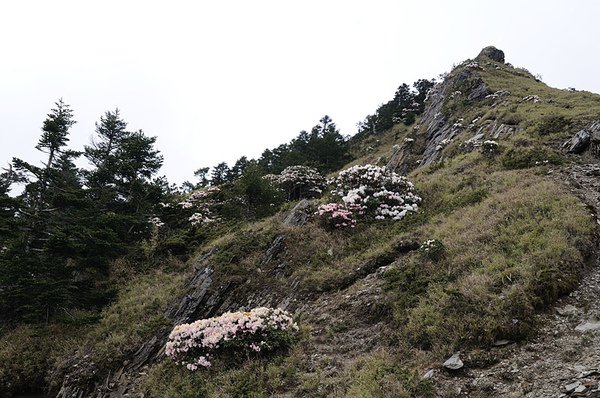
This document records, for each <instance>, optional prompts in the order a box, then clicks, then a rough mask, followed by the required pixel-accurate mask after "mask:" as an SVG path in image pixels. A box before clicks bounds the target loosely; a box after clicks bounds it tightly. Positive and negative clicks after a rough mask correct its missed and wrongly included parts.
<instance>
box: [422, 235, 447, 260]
mask: <svg viewBox="0 0 600 398" xmlns="http://www.w3.org/2000/svg"><path fill="white" fill-rule="evenodd" d="M419 253H421V254H422V255H423V256H425V257H427V258H429V259H431V260H433V261H437V260H439V259H441V258H442V257H443V256H444V254H445V253H446V246H444V244H443V243H442V241H439V240H437V239H429V240H427V241H425V242H423V244H422V245H421V246H420V247H419Z"/></svg>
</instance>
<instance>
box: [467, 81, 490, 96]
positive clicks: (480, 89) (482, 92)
mask: <svg viewBox="0 0 600 398" xmlns="http://www.w3.org/2000/svg"><path fill="white" fill-rule="evenodd" d="M491 93H492V90H491V89H490V88H489V87H488V86H487V85H486V84H485V83H484V82H483V80H481V81H478V83H477V85H476V86H475V88H473V89H472V90H471V92H470V93H469V96H468V97H467V99H468V100H469V101H479V100H482V99H484V98H485V97H487V96H488V95H490V94H491Z"/></svg>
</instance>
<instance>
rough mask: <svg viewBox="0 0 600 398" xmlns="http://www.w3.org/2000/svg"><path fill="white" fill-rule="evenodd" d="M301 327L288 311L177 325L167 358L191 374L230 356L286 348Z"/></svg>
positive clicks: (235, 314) (232, 314)
mask: <svg viewBox="0 0 600 398" xmlns="http://www.w3.org/2000/svg"><path fill="white" fill-rule="evenodd" d="M297 330H298V325H296V323H294V321H293V319H292V317H291V316H290V314H289V313H287V312H286V311H283V310H281V309H278V308H277V309H273V308H266V307H259V308H255V309H253V310H251V311H248V312H226V313H225V314H223V315H221V316H218V317H214V318H209V319H201V320H198V321H196V322H193V323H186V324H182V325H177V326H175V328H174V329H173V331H172V332H171V334H170V335H169V341H168V342H167V345H166V348H165V354H166V355H167V356H168V357H170V358H172V359H173V360H174V361H175V363H177V364H178V365H182V366H185V367H186V368H187V369H189V370H197V369H198V367H204V368H207V367H210V366H211V360H213V359H214V358H215V357H217V356H219V355H221V356H223V355H226V354H232V355H245V356H247V355H250V354H253V353H254V354H256V353H259V352H269V351H274V350H276V349H281V348H286V347H287V346H289V345H290V344H291V342H292V341H293V337H294V336H293V335H294V332H296V331H297Z"/></svg>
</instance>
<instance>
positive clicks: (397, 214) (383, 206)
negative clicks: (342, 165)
mask: <svg viewBox="0 0 600 398" xmlns="http://www.w3.org/2000/svg"><path fill="white" fill-rule="evenodd" d="M332 184H333V185H334V189H333V191H332V193H333V194H334V195H337V196H338V197H340V198H341V200H342V201H343V202H344V204H345V206H346V207H352V208H353V209H356V208H360V209H361V211H362V212H363V213H364V214H365V215H368V216H372V217H373V218H375V219H376V220H385V219H392V220H401V219H402V218H404V216H406V214H407V213H409V212H415V211H417V210H418V205H419V203H421V198H420V197H419V196H417V195H416V194H415V192H414V186H413V184H412V183H411V182H410V181H408V180H407V179H406V178H405V177H403V176H400V175H398V174H396V173H394V172H391V171H389V170H387V169H386V168H385V167H379V166H374V165H371V164H367V165H364V166H353V167H350V168H348V169H346V170H343V171H341V172H340V173H339V174H338V176H337V177H336V178H334V179H333V181H332Z"/></svg>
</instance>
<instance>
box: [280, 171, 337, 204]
mask: <svg viewBox="0 0 600 398" xmlns="http://www.w3.org/2000/svg"><path fill="white" fill-rule="evenodd" d="M276 182H277V183H278V184H279V185H280V186H281V187H282V188H283V189H284V190H285V191H286V192H287V194H288V199H299V198H314V197H318V196H321V194H322V193H323V188H324V187H325V178H324V177H323V176H322V175H321V174H320V173H319V172H318V171H317V170H315V169H313V168H310V167H307V166H289V167H286V168H285V169H284V170H283V171H282V172H281V174H279V176H278V177H277V180H276Z"/></svg>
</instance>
